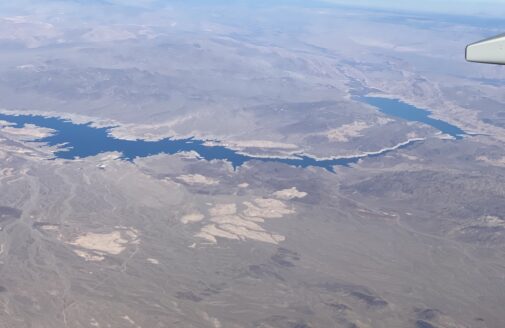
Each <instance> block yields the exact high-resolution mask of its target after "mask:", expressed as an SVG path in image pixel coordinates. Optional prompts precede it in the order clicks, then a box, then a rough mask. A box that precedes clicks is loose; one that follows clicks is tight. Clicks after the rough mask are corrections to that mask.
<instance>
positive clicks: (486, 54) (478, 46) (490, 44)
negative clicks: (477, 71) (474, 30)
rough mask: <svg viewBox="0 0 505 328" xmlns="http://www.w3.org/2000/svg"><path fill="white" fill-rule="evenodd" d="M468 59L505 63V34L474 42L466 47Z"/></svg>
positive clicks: (471, 60)
mask: <svg viewBox="0 0 505 328" xmlns="http://www.w3.org/2000/svg"><path fill="white" fill-rule="evenodd" d="M466 60H467V61H470V62H476V63H485V64H499V65H505V34H500V35H497V36H494V37H492V38H489V39H485V40H482V41H479V42H475V43H472V44H470V45H468V46H467V47H466Z"/></svg>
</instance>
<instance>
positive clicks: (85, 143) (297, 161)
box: [0, 97, 464, 172]
mask: <svg viewBox="0 0 505 328" xmlns="http://www.w3.org/2000/svg"><path fill="white" fill-rule="evenodd" d="M360 99H361V100H362V101H365V102H367V103H369V104H371V105H373V106H376V107H377V108H378V109H379V110H380V111H381V112H383V113H385V114H388V115H392V116H397V117H401V118H403V119H407V120H410V121H418V122H422V123H425V124H428V125H431V126H433V127H435V128H437V129H439V130H440V131H442V132H444V133H448V134H450V135H452V136H454V137H456V138H461V135H463V134H464V131H462V130H460V129H459V128H457V127H455V126H453V125H450V124H448V123H446V122H443V121H440V120H435V119H432V118H430V117H429V116H428V115H429V114H430V112H428V111H425V110H422V109H419V108H416V107H414V106H410V105H407V104H405V103H402V102H400V101H397V100H391V99H385V98H374V97H361V98H360ZM0 120H4V121H8V122H12V123H13V124H14V126H15V127H23V126H24V124H35V125H37V126H41V127H45V128H50V129H53V130H55V131H56V133H54V134H52V135H50V136H48V137H45V138H41V139H38V140H36V141H37V142H43V143H45V144H47V145H49V146H57V145H62V144H64V145H65V147H64V148H62V149H59V150H58V151H56V152H55V154H54V155H55V157H56V158H62V159H75V158H78V157H80V158H83V157H88V156H94V155H98V154H100V153H103V152H112V151H116V152H120V153H122V158H123V159H125V160H129V161H132V160H133V159H135V158H136V157H146V156H150V155H156V154H160V153H165V154H176V153H179V152H184V151H195V152H197V153H198V154H199V155H200V157H201V158H203V159H205V160H208V161H210V160H215V159H217V160H226V161H228V162H230V163H231V164H232V165H233V167H234V168H236V167H239V166H241V165H242V164H244V163H245V162H248V161H261V162H277V163H283V164H287V165H291V166H296V167H304V168H305V167H309V166H314V167H321V168H324V169H326V170H328V171H332V172H333V166H335V165H343V166H348V165H349V164H353V163H356V162H358V161H359V160H360V159H362V158H371V157H377V156H382V155H384V154H386V153H388V152H390V151H393V149H386V150H384V151H381V152H379V153H373V154H364V155H360V156H355V157H341V158H334V159H324V160H321V159H316V158H312V157H308V156H304V155H295V156H294V158H277V157H267V158H265V157H255V156H250V155H244V154H240V153H239V152H237V151H235V150H233V149H229V148H226V147H223V146H209V145H205V141H202V140H197V139H193V138H190V139H170V138H166V139H162V140H159V141H146V140H123V139H116V138H114V137H112V136H111V135H110V134H109V130H110V128H111V127H105V128H95V127H92V126H91V124H90V123H87V124H76V123H72V122H70V121H67V120H64V119H60V118H55V117H44V116H38V115H7V114H1V113H0ZM415 142H417V141H411V142H408V143H406V144H404V145H401V146H400V147H398V148H404V147H407V146H409V145H411V144H413V143H415ZM398 148H397V149H398Z"/></svg>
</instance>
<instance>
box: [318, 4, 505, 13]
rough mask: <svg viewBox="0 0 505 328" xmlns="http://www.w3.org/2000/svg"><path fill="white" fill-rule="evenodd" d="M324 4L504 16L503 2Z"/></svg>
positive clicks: (504, 5) (504, 6)
mask: <svg viewBox="0 0 505 328" xmlns="http://www.w3.org/2000/svg"><path fill="white" fill-rule="evenodd" d="M325 1H326V2H331V3H338V4H347V5H353V6H355V5H357V6H363V7H377V8H387V9H397V10H402V11H404V10H407V11H429V12H438V13H447V14H465V15H490V16H502V15H503V14H505V0H325Z"/></svg>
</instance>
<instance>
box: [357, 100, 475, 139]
mask: <svg viewBox="0 0 505 328" xmlns="http://www.w3.org/2000/svg"><path fill="white" fill-rule="evenodd" d="M357 98H358V99H359V100H361V101H363V102H365V103H367V104H369V105H372V106H374V107H377V109H378V110H379V111H381V112H382V113H384V114H386V115H389V116H394V117H398V118H401V119H404V120H407V121H411V122H419V123H423V124H426V125H429V126H431V127H433V128H435V129H437V130H439V131H440V132H443V133H446V134H448V135H451V136H452V137H454V138H456V139H461V138H462V137H463V136H464V135H466V133H465V131H463V130H461V129H460V128H458V127H457V126H455V125H452V124H449V123H447V122H444V121H441V120H437V119H434V118H431V117H430V114H431V112H430V111H427V110H425V109H421V108H418V107H415V106H412V105H409V104H407V103H404V102H402V101H400V100H397V99H388V98H379V97H366V96H365V97H357Z"/></svg>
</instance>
